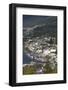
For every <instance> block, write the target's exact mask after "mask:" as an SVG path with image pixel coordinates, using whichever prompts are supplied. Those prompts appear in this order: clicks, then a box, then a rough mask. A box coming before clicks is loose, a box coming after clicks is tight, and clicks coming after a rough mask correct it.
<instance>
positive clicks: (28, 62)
mask: <svg viewBox="0 0 68 90" xmlns="http://www.w3.org/2000/svg"><path fill="white" fill-rule="evenodd" d="M31 61H32V59H31V58H30V57H28V56H27V55H26V54H25V53H24V54H23V64H30V62H31Z"/></svg>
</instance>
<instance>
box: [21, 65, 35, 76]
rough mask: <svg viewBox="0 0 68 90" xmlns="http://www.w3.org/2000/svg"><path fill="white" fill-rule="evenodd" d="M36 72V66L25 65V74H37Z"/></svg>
mask: <svg viewBox="0 0 68 90" xmlns="http://www.w3.org/2000/svg"><path fill="white" fill-rule="evenodd" d="M35 73H36V69H35V67H34V66H28V65H27V66H25V67H23V74H24V75H28V74H35Z"/></svg>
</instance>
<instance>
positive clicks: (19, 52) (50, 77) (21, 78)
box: [16, 8, 63, 83]
mask: <svg viewBox="0 0 68 90" xmlns="http://www.w3.org/2000/svg"><path fill="white" fill-rule="evenodd" d="M23 14H28V15H42V16H45V15H46V16H57V26H58V27H57V30H58V34H57V37H58V45H57V46H58V48H57V49H58V55H57V56H58V59H57V60H58V73H57V74H41V75H22V57H23V48H22V45H23V42H22V35H23V34H22V33H23V30H22V27H23V26H22V25H23V22H22V20H23V19H22V15H23ZM16 20H17V22H16V82H17V83H23V82H36V81H54V80H63V10H61V11H60V10H51V9H50V10H49V9H31V8H16Z"/></svg>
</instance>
